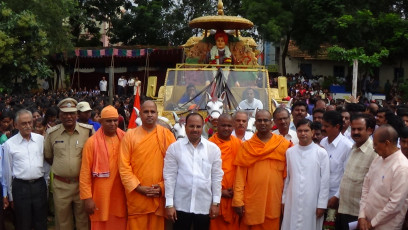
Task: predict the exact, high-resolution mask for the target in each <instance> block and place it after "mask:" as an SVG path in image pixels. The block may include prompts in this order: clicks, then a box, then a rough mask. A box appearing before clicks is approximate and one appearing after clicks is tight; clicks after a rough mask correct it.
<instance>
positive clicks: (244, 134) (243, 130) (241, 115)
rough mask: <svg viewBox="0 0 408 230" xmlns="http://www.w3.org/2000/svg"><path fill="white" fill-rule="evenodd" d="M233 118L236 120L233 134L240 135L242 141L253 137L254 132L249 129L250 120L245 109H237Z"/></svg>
mask: <svg viewBox="0 0 408 230" xmlns="http://www.w3.org/2000/svg"><path fill="white" fill-rule="evenodd" d="M233 118H234V122H235V123H234V124H235V129H234V130H233V131H232V134H231V135H233V136H236V137H238V139H240V140H242V141H246V140H249V139H251V137H252V135H254V134H253V133H252V132H250V131H247V128H248V120H249V117H248V113H246V112H244V111H237V112H235V114H234V116H233Z"/></svg>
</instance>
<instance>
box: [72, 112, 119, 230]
mask: <svg viewBox="0 0 408 230" xmlns="http://www.w3.org/2000/svg"><path fill="white" fill-rule="evenodd" d="M118 119H119V114H118V111H117V110H116V109H115V108H114V107H113V106H111V105H109V106H107V107H105V108H104V109H103V110H102V112H101V119H100V123H101V125H102V128H100V129H99V130H98V131H97V132H96V133H95V135H93V136H91V137H90V138H89V139H88V140H87V141H86V143H85V146H84V149H83V150H82V165H81V172H80V176H79V195H80V198H81V199H82V200H84V202H85V211H86V213H87V214H88V215H89V218H90V220H91V229H92V230H105V229H106V230H109V229H117V230H121V229H122V230H125V229H126V220H127V214H126V195H125V188H124V187H123V185H122V182H121V180H120V175H119V168H118V158H119V147H120V141H121V140H122V138H123V136H124V135H125V132H123V131H122V130H121V129H119V128H118Z"/></svg>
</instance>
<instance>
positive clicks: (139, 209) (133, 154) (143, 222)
mask: <svg viewBox="0 0 408 230" xmlns="http://www.w3.org/2000/svg"><path fill="white" fill-rule="evenodd" d="M157 117H158V115H157V107H156V104H155V103H154V102H153V101H145V102H144V103H143V104H142V106H141V108H140V118H141V120H142V125H141V126H138V127H137V128H135V129H131V130H129V131H128V132H127V133H126V134H125V136H124V138H123V140H122V143H121V146H120V157H119V172H120V177H121V178H122V183H123V185H124V187H125V190H126V198H127V209H128V223H127V229H132V230H135V229H141V230H144V229H164V180H163V165H164V156H165V154H166V150H167V148H168V147H169V145H170V144H171V143H173V142H174V141H176V140H175V138H174V135H173V134H172V133H171V132H170V130H168V129H166V128H164V127H162V126H160V125H157V124H156V122H157Z"/></svg>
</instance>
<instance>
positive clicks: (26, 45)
mask: <svg viewBox="0 0 408 230" xmlns="http://www.w3.org/2000/svg"><path fill="white" fill-rule="evenodd" d="M48 47H49V42H48V40H47V34H46V33H45V31H44V30H43V29H42V28H41V25H40V24H39V23H38V22H37V18H36V16H35V15H34V14H32V13H31V12H29V11H22V12H20V13H16V12H13V11H12V10H11V9H10V8H8V7H7V6H6V4H5V3H0V57H1V58H0V90H6V91H10V90H11V89H12V88H13V83H14V82H16V81H17V79H18V78H20V79H21V80H22V82H24V84H21V87H22V88H21V90H27V89H30V88H36V86H37V77H41V78H46V77H48V76H50V75H51V73H52V72H51V70H50V69H49V67H48V63H47V59H46V58H45V57H46V55H48V52H49V50H48Z"/></svg>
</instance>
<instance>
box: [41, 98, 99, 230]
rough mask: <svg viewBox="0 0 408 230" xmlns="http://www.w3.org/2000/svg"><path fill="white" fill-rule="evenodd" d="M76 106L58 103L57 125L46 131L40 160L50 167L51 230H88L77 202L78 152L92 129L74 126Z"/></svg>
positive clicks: (72, 100) (69, 100)
mask: <svg viewBox="0 0 408 230" xmlns="http://www.w3.org/2000/svg"><path fill="white" fill-rule="evenodd" d="M77 104H78V102H77V101H76V100H74V99H72V98H66V99H64V100H62V101H60V102H59V103H58V107H59V109H60V113H59V119H60V121H61V124H59V125H56V126H54V127H52V128H49V129H48V130H47V134H46V136H45V140H44V157H45V160H46V161H47V162H48V163H49V164H50V165H51V166H52V167H51V171H52V172H53V173H54V180H53V183H52V186H53V191H54V207H55V227H56V229H57V230H59V229H61V230H65V229H67V230H70V229H74V218H75V225H76V229H77V230H88V216H87V214H86V212H85V210H84V203H83V201H82V200H81V199H80V198H79V171H80V168H81V160H82V148H83V146H84V144H85V142H86V140H87V139H88V138H89V137H90V136H91V135H92V134H93V133H94V132H95V131H94V129H93V127H92V125H88V124H82V123H79V122H76V120H77Z"/></svg>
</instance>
